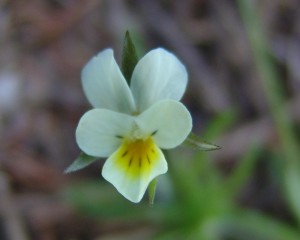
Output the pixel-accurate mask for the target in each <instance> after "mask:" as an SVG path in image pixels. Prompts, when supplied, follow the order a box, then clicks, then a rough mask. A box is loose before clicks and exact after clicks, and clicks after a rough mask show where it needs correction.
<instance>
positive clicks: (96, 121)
mask: <svg viewBox="0 0 300 240" xmlns="http://www.w3.org/2000/svg"><path fill="white" fill-rule="evenodd" d="M82 84H83V89H84V92H85V94H86V96H87V98H88V100H89V101H90V103H91V104H92V105H93V107H94V109H92V110H90V111H88V112H87V113H85V114H84V115H83V116H82V118H81V119H80V122H79V124H78V127H77V130H76V141H77V143H78V146H79V147H80V149H81V150H82V151H83V152H85V153H87V154H88V155H91V156H96V157H108V159H107V160H106V162H105V164H104V166H103V169H102V175H103V177H104V178H105V179H106V180H107V181H109V182H110V183H112V184H113V185H114V186H115V187H116V189H117V190H118V191H119V192H120V193H121V194H122V195H123V196H124V197H126V198H127V199H129V200H130V201H132V202H139V201H140V200H141V199H142V197H143V195H144V193H145V191H146V189H147V187H148V185H149V183H150V182H151V180H153V179H154V178H155V177H157V176H158V175H160V174H163V173H165V172H166V171H167V170H168V165H167V162H166V160H165V157H164V155H163V153H162V151H161V149H171V148H174V147H176V146H178V145H180V144H181V143H182V142H183V141H184V140H185V138H186V137H187V135H188V134H189V133H190V131H191V128H192V119H191V116H190V113H189V111H188V110H187V109H186V107H185V106H184V105H183V104H181V103H180V102H179V100H180V99H181V97H182V95H183V94H184V92H185V88H186V84H187V72H186V69H185V67H184V66H183V65H182V64H181V63H180V61H179V60H178V59H177V58H176V57H175V56H174V55H173V54H171V53H170V52H167V51H166V50H164V49H161V48H158V49H155V50H152V51H150V52H149V53H148V54H146V55H145V56H144V57H143V58H142V59H141V60H140V61H139V62H138V63H137V65H136V67H135V69H134V71H133V74H132V78H131V84H130V86H128V84H127V82H126V80H125V78H124V76H123V75H122V73H121V71H120V69H119V67H118V65H117V63H116V61H115V59H114V57H113V51H112V50H111V49H106V50H104V51H102V52H100V53H99V54H98V55H97V56H95V57H93V58H92V59H91V60H90V61H89V62H88V63H87V65H86V66H85V67H84V69H83V71H82Z"/></svg>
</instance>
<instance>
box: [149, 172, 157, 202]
mask: <svg viewBox="0 0 300 240" xmlns="http://www.w3.org/2000/svg"><path fill="white" fill-rule="evenodd" d="M156 185H157V178H154V179H153V180H152V181H151V182H150V184H149V186H148V196H149V205H150V206H153V204H154V198H155V192H156Z"/></svg>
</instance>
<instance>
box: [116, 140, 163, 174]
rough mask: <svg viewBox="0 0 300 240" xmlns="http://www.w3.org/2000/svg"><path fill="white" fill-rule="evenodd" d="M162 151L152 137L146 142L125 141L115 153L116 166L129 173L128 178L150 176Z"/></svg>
mask: <svg viewBox="0 0 300 240" xmlns="http://www.w3.org/2000/svg"><path fill="white" fill-rule="evenodd" d="M159 155H160V151H159V149H158V147H157V146H156V144H155V142H154V141H153V139H152V138H151V137H149V138H148V139H146V140H142V139H139V140H135V141H129V140H125V141H124V142H123V144H122V145H121V146H120V148H119V149H118V150H117V151H116V152H115V159H116V165H117V166H118V167H120V168H121V169H122V170H123V171H124V172H126V173H127V176H128V177H132V178H136V177H139V176H141V175H144V176H147V175H148V174H150V172H151V170H152V168H153V166H154V164H155V162H156V161H157V160H158V159H159Z"/></svg>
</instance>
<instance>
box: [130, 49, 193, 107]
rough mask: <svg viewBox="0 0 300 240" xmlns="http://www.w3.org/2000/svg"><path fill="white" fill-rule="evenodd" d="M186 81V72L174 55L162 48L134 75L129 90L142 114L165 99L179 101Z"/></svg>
mask: <svg viewBox="0 0 300 240" xmlns="http://www.w3.org/2000/svg"><path fill="white" fill-rule="evenodd" d="M187 80H188V74H187V71H186V69H185V67H184V65H183V64H182V63H181V62H180V61H179V60H178V58H177V57H176V56H175V55H173V54H172V53H170V52H168V51H166V50H164V49H162V48H158V49H155V50H152V51H150V52H149V53H147V54H146V55H145V56H144V57H143V58H141V60H140V61H139V62H138V63H137V65H136V67H135V69H134V71H133V74H132V79H131V86H130V88H131V90H132V94H133V96H134V99H135V102H136V105H137V110H138V111H139V112H142V111H144V110H145V109H147V108H148V107H150V106H151V105H152V104H153V103H155V102H157V101H159V100H162V99H174V100H180V99H181V97H182V96H183V94H184V92H185V89H186V85H187Z"/></svg>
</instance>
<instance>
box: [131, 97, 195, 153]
mask: <svg viewBox="0 0 300 240" xmlns="http://www.w3.org/2000/svg"><path fill="white" fill-rule="evenodd" d="M136 122H137V124H138V126H139V127H140V129H141V131H142V132H143V133H144V135H152V136H153V139H154V141H155V143H156V144H157V145H158V146H159V147H160V148H163V149H170V148H174V147H176V146H178V145H180V144H181V143H182V142H183V141H184V140H185V139H186V137H187V136H188V134H189V133H190V132H191V129H192V118H191V115H190V113H189V111H188V110H187V109H186V107H185V106H184V105H183V104H182V103H180V102H177V101H174V100H162V101H159V102H157V103H155V104H153V105H152V106H151V107H150V108H149V109H147V110H146V111H145V112H143V113H142V114H141V115H139V116H138V117H137V119H136Z"/></svg>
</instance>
